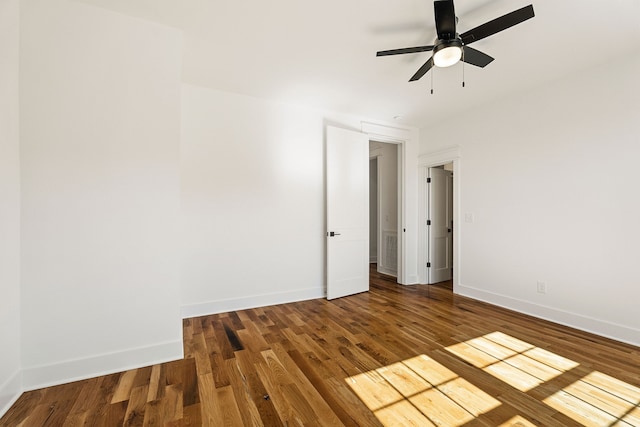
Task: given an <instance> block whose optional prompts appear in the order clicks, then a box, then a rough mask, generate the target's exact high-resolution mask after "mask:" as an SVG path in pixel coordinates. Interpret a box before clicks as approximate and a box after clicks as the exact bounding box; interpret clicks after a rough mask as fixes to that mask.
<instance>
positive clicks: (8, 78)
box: [0, 0, 22, 416]
mask: <svg viewBox="0 0 640 427" xmlns="http://www.w3.org/2000/svg"><path fill="white" fill-rule="evenodd" d="M19 36H20V9H19V1H18V0H0V416H1V415H2V414H3V413H4V411H5V410H6V409H7V408H8V407H9V405H10V404H11V403H12V402H13V401H14V399H16V398H17V397H18V395H19V394H20V392H21V390H22V384H21V381H22V380H21V377H20V157H19V152H20V149H19V115H18V108H19V98H18V83H19V71H18V64H19Z"/></svg>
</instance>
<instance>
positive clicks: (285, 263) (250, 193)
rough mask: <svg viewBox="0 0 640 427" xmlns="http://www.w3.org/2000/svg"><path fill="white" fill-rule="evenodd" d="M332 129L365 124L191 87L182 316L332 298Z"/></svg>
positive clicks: (186, 95)
mask: <svg viewBox="0 0 640 427" xmlns="http://www.w3.org/2000/svg"><path fill="white" fill-rule="evenodd" d="M327 124H331V125H334V126H340V127H345V128H349V129H354V130H360V129H361V127H362V119H361V118H357V117H352V116H343V115H339V114H334V113H327V112H321V111H317V110H310V109H305V108H300V107H295V106H288V105H281V104H278V103H274V102H271V101H266V100H261V99H257V98H252V97H248V96H242V95H236V94H231V93H228V92H221V91H216V90H211V89H204V88H200V87H196V86H191V85H184V86H183V91H182V145H181V153H180V157H181V159H180V161H181V201H182V214H183V221H182V230H183V239H182V245H183V270H182V281H183V287H182V298H183V299H182V301H183V316H185V317H188V316H196V315H202V314H207V313H213V312H222V311H228V310H235V309H240V308H245V307H256V306H263V305H269V304H275V303H282V302H286V301H295V300H302V299H308V298H318V297H323V296H324V294H325V293H324V292H325V289H324V286H325V283H324V282H325V279H324V276H325V266H324V251H325V215H324V164H323V158H324V129H325V126H326V125H327ZM413 144H415V146H416V147H415V148H414V147H410V149H411V150H415V151H413V152H417V140H414V141H413ZM413 190H415V187H414V188H413ZM415 194H416V193H415V192H414V193H410V195H409V197H410V198H411V199H412V200H411V201H410V203H415V202H414V199H415V198H416V195H415ZM415 256H416V255H415V250H414V251H411V252H410V253H409V254H408V257H409V258H410V259H411V260H414V258H413V257H415ZM414 268H415V266H414Z"/></svg>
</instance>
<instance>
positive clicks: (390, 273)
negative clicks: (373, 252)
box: [378, 265, 398, 277]
mask: <svg viewBox="0 0 640 427" xmlns="http://www.w3.org/2000/svg"><path fill="white" fill-rule="evenodd" d="M378 273H382V274H386V275H387V276H393V277H398V272H397V271H396V270H389V269H386V268H384V267H381V266H380V265H378Z"/></svg>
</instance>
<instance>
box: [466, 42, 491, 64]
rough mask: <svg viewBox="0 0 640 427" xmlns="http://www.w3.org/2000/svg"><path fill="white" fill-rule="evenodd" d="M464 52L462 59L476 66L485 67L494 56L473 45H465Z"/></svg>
mask: <svg viewBox="0 0 640 427" xmlns="http://www.w3.org/2000/svg"><path fill="white" fill-rule="evenodd" d="M463 49H464V53H463V54H462V60H463V61H464V62H466V63H467V64H471V65H475V66H476V67H481V68H484V67H486V66H487V65H489V64H490V63H491V61H493V58H492V57H491V56H489V55H487V54H486V53H482V52H480V51H479V50H476V49H474V48H472V47H469V46H465V47H464V48H463Z"/></svg>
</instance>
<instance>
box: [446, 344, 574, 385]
mask: <svg viewBox="0 0 640 427" xmlns="http://www.w3.org/2000/svg"><path fill="white" fill-rule="evenodd" d="M446 350H447V351H449V352H450V353H452V354H455V355H456V356H458V357H460V358H461V359H463V360H465V361H467V362H469V363H471V364H472V365H473V366H475V367H477V368H480V369H482V370H483V371H485V372H487V373H489V374H491V375H493V376H494V377H496V378H498V379H500V380H502V381H504V382H505V383H507V384H509V385H510V386H512V387H514V388H517V389H518V390H520V391H524V392H526V391H529V390H531V389H533V388H535V387H537V386H539V385H540V384H543V383H545V382H547V381H549V380H551V379H553V378H555V377H557V376H558V375H561V374H562V373H564V372H566V371H568V370H570V369H573V368H575V367H576V366H578V365H579V364H578V363H576V362H574V361H572V360H569V359H567V358H565V357H562V356H559V355H557V354H554V353H551V352H549V351H546V350H544V349H541V348H539V347H536V346H534V345H531V344H529V343H527V342H524V341H522V340H519V339H517V338H514V337H512V336H509V335H507V334H504V333H502V332H492V333H490V334H487V335H484V336H482V337H478V338H473V339H470V340H467V341H464V342H460V343H457V344H453V345H450V346H448V347H446Z"/></svg>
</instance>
